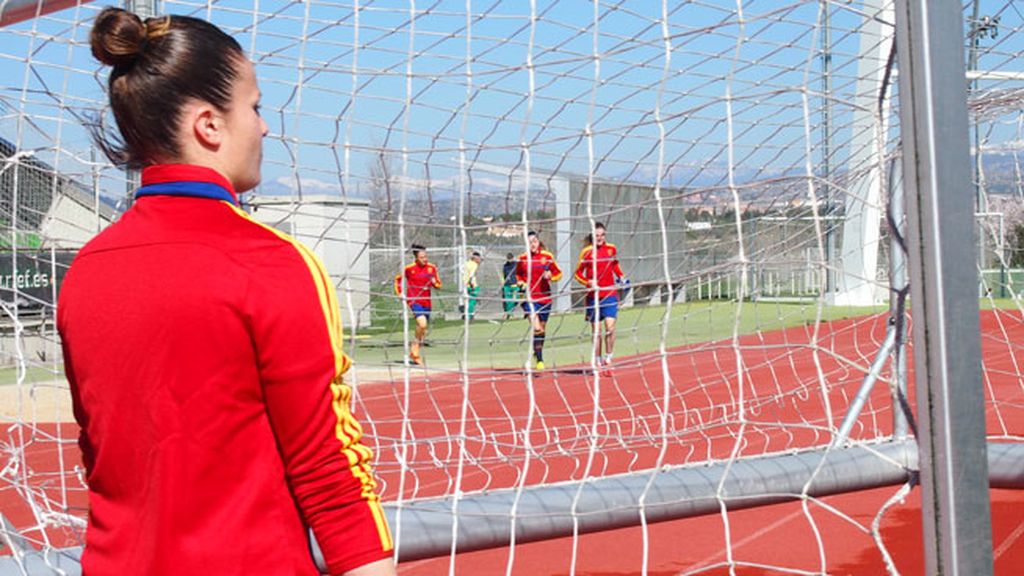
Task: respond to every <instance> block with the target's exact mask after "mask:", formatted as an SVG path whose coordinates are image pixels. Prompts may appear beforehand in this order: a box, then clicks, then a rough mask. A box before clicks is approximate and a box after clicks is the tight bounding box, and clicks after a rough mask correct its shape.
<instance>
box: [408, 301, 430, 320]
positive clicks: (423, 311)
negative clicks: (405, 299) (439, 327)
mask: <svg viewBox="0 0 1024 576" xmlns="http://www.w3.org/2000/svg"><path fill="white" fill-rule="evenodd" d="M409 309H410V310H412V317H413V318H418V317H420V316H424V317H425V318H426V319H427V320H430V308H427V307H426V306H423V305H422V304H409Z"/></svg>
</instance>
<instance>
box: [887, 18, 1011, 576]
mask: <svg viewBox="0 0 1024 576" xmlns="http://www.w3.org/2000/svg"><path fill="white" fill-rule="evenodd" d="M896 8H897V9H896V26H897V54H898V56H899V69H900V74H899V83H900V91H899V96H900V123H901V133H902V139H903V143H902V145H903V173H904V179H903V180H904V190H906V200H907V202H906V208H907V224H908V229H909V234H908V238H907V240H908V248H909V249H908V253H909V254H908V259H909V264H910V275H909V279H910V286H911V299H912V301H913V310H914V327H913V329H914V356H915V358H914V360H915V373H916V383H917V385H916V390H917V403H918V419H919V436H918V442H919V445H920V454H919V460H920V470H921V487H922V495H921V514H922V525H923V530H924V548H925V573H926V574H933V575H953V574H955V575H964V576H966V575H968V574H970V575H972V576H974V575H987V574H992V533H991V518H990V512H989V501H988V462H987V460H986V451H985V413H984V404H983V402H984V397H983V389H982V382H981V362H980V358H981V341H980V335H979V321H978V294H977V280H978V279H977V267H976V265H975V263H974V261H975V254H974V250H973V248H972V244H973V242H972V241H971V240H972V238H973V221H974V218H973V215H974V206H973V198H971V196H970V195H969V194H966V193H965V192H967V191H968V190H970V189H971V182H970V177H969V176H968V175H969V174H970V165H969V161H970V160H969V158H970V146H969V141H968V140H969V139H968V135H969V132H970V128H969V125H968V121H967V86H966V83H965V82H964V80H963V79H964V72H965V71H964V52H963V46H964V42H963V41H964V33H963V13H962V4H961V2H960V1H959V0H896Z"/></svg>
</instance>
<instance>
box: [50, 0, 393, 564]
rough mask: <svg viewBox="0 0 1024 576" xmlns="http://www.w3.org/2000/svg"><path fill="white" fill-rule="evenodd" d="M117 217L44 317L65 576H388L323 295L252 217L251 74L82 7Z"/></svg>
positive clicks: (159, 24)
mask: <svg viewBox="0 0 1024 576" xmlns="http://www.w3.org/2000/svg"><path fill="white" fill-rule="evenodd" d="M90 42H91V45H92V53H93V55H94V56H95V57H96V58H97V59H98V60H99V61H100V62H103V63H104V64H108V65H110V66H112V68H113V70H112V72H111V73H110V80H109V85H108V91H109V97H110V107H111V109H112V111H113V114H114V118H115V119H116V121H117V127H118V132H119V137H116V136H115V135H113V134H111V133H109V132H103V131H102V130H96V131H95V133H94V136H95V137H96V139H97V142H98V144H99V145H100V146H101V147H102V148H103V150H104V151H105V152H106V153H107V154H108V155H109V157H110V158H111V160H112V161H114V162H115V163H117V164H119V165H125V166H132V167H138V168H141V169H142V187H141V188H139V190H138V191H137V192H136V193H135V198H136V201H135V203H134V205H133V206H132V207H131V208H130V209H129V210H128V211H127V212H125V214H124V215H123V216H122V217H121V219H120V220H119V221H118V222H117V223H115V224H113V225H112V226H110V227H109V228H107V229H106V230H104V231H103V232H102V233H100V234H99V235H98V236H97V237H96V238H94V239H93V240H92V241H90V242H89V243H88V244H87V245H86V246H85V247H84V248H82V250H81V251H80V252H79V253H78V256H77V257H76V258H75V261H74V263H73V264H72V266H71V269H70V270H69V272H68V274H67V277H66V279H65V281H64V284H63V286H62V289H61V293H60V300H59V304H58V315H57V322H58V328H59V330H60V334H61V338H62V345H63V348H64V364H65V371H66V374H67V378H68V381H69V383H70V386H71V392H72V398H73V402H74V412H75V418H76V420H77V421H78V423H79V425H80V428H81V433H80V439H79V444H80V446H81V449H82V455H83V460H84V463H85V468H86V481H87V483H88V486H89V524H88V529H87V532H86V546H85V551H84V553H83V555H82V567H83V572H84V573H85V574H90V575H101V574H147V575H154V574H156V575H159V574H168V575H169V574H175V575H182V574H204V575H205V574H218V575H224V574H316V573H318V572H317V569H316V567H315V566H314V563H313V560H312V557H311V554H310V551H309V542H308V538H307V529H308V528H311V529H312V531H313V533H314V535H315V537H316V540H317V542H318V544H319V546H320V548H321V550H322V552H323V555H324V559H325V561H326V564H327V568H328V569H329V571H330V573H331V574H352V575H356V574H360V575H375V574H394V563H393V561H392V560H391V555H392V548H393V546H392V541H391V535H390V531H389V529H388V526H387V522H386V520H385V518H384V514H383V511H382V509H381V505H380V498H379V496H378V495H377V484H376V479H375V476H374V473H373V470H372V467H371V463H372V459H373V455H372V453H371V451H370V450H369V449H368V448H367V447H366V446H365V445H363V444H362V442H361V437H362V430H361V428H360V425H359V422H358V421H357V420H356V419H355V418H354V417H353V415H352V413H351V410H350V398H351V393H352V391H351V389H350V388H349V386H348V385H347V384H346V383H345V382H344V381H343V379H342V374H343V373H344V372H345V371H346V370H347V369H348V368H349V366H350V364H351V361H350V360H349V358H348V357H347V356H346V355H345V354H344V353H343V352H342V349H341V343H342V334H341V320H340V318H339V309H338V305H337V302H336V300H335V298H336V297H335V293H334V288H333V286H332V284H331V282H330V279H329V276H328V275H327V274H326V273H325V272H324V269H323V267H322V265H321V264H320V262H319V260H318V259H317V258H316V256H314V255H313V254H312V253H311V252H310V251H309V250H308V249H306V248H305V247H304V246H302V245H301V244H299V243H298V242H296V241H295V240H294V239H292V238H291V237H289V236H287V235H285V234H283V233H280V232H278V231H276V230H273V229H271V228H268V227H266V226H264V225H262V224H259V223H257V222H256V221H254V220H252V219H251V218H250V217H249V216H248V215H247V214H246V213H245V212H243V211H242V210H241V209H240V208H239V206H238V194H239V193H242V192H245V191H247V190H250V189H252V188H253V187H255V186H256V185H257V184H258V183H259V180H260V161H261V155H262V139H263V136H265V135H266V133H267V125H266V124H265V123H264V122H263V120H262V119H261V118H260V115H259V100H260V91H259V87H258V84H257V82H256V75H255V71H254V69H253V65H252V63H251V62H250V61H249V60H248V58H247V57H246V56H245V54H244V53H243V51H242V49H241V47H240V46H239V45H238V43H237V42H236V41H235V40H234V39H232V38H231V37H230V36H228V35H227V34H225V33H224V32H223V31H221V30H220V29H218V28H216V27H215V26H213V25H211V24H209V23H207V22H204V21H202V20H198V19H195V18H189V17H184V16H169V17H161V18H150V19H147V20H145V21H143V20H141V19H139V18H138V17H137V16H135V15H134V14H131V13H129V12H125V11H124V10H120V9H116V8H107V9H104V10H103V11H102V12H101V13H100V14H99V16H98V17H97V19H96V22H95V25H94V27H93V29H92V34H91V37H90Z"/></svg>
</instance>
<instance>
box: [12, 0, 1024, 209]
mask: <svg viewBox="0 0 1024 576" xmlns="http://www.w3.org/2000/svg"><path fill="white" fill-rule="evenodd" d="M469 4H470V6H471V14H470V18H469V21H468V23H467V16H466V13H465V12H466V6H467V2H466V1H465V0H459V1H447V0H434V1H423V2H415V4H414V6H415V11H414V12H411V8H412V6H413V4H412V3H410V2H409V1H407V0H391V1H386V0H385V1H374V2H370V1H360V2H359V3H358V5H359V7H360V10H359V12H358V15H357V14H356V11H355V10H354V6H355V3H354V2H351V1H349V2H338V3H324V2H316V1H311V2H307V3H299V2H273V1H272V2H266V1H261V2H259V3H258V4H255V3H254V2H252V1H242V0H233V1H227V2H216V3H213V4H192V3H186V2H164V3H162V7H161V10H162V11H163V12H165V13H179V14H190V15H194V16H199V17H203V18H208V19H210V20H212V21H213V22H214V23H216V24H218V25H219V26H222V27H224V28H225V29H226V30H229V31H230V32H231V33H232V34H234V35H235V37H236V38H238V40H239V41H240V43H241V44H242V45H243V47H245V48H246V49H247V51H249V52H250V53H251V56H252V58H253V60H254V61H255V62H256V64H257V74H258V76H259V78H260V82H261V88H262V90H263V92H264V101H263V105H264V110H265V117H266V120H267V122H268V124H269V126H270V129H271V134H270V136H269V137H268V138H267V141H266V144H265V148H266V154H265V157H266V162H265V167H264V170H265V172H264V186H263V190H261V192H263V193H272V194H279V193H286V192H290V191H292V190H294V189H295V188H296V183H298V182H302V188H303V192H304V193H310V192H311V191H312V192H315V193H321V192H326V193H334V194H337V193H341V185H342V184H343V183H347V184H348V185H349V187H350V190H347V191H346V193H350V194H356V193H360V194H362V193H365V192H366V188H367V187H369V186H371V183H370V179H369V171H370V165H371V164H372V163H373V162H374V158H375V157H376V156H377V151H378V150H380V149H385V150H386V156H387V157H389V158H390V159H391V161H392V163H393V165H394V167H396V169H398V170H399V171H402V172H404V173H405V174H406V175H407V177H408V178H407V181H409V182H415V183H417V184H416V186H418V187H425V186H427V185H429V186H431V187H434V188H436V191H437V192H439V193H445V192H446V189H447V193H450V189H451V188H453V187H454V186H455V184H454V183H455V182H456V181H457V178H458V169H457V160H458V158H459V142H460V140H461V141H462V142H463V143H464V146H465V148H466V158H467V159H469V160H471V161H472V160H474V159H477V160H479V161H482V162H487V163H490V164H496V165H502V166H515V165H520V164H521V163H522V162H524V160H525V157H524V155H523V145H525V146H526V147H527V149H528V150H529V153H530V162H531V166H532V168H533V169H538V170H564V171H568V172H572V173H575V174H588V173H591V172H592V173H594V174H595V176H598V177H601V178H613V179H614V178H625V179H631V180H641V181H651V180H653V179H654V178H655V176H656V173H657V161H658V154H659V152H660V151H661V146H662V144H663V145H664V152H665V164H664V166H663V170H662V174H663V176H664V177H666V182H669V181H670V182H671V183H672V184H689V185H691V186H695V185H711V184H713V183H714V182H716V181H717V182H721V181H722V179H723V178H724V173H725V171H724V169H725V167H727V166H728V151H729V150H728V146H727V144H728V138H729V135H728V132H727V128H728V126H727V122H726V119H727V117H728V111H727V107H726V95H727V94H731V96H732V98H733V101H732V110H731V112H732V143H733V164H734V166H735V168H736V170H737V173H740V174H743V175H744V177H745V178H763V177H767V176H770V175H773V174H781V173H794V172H795V173H802V172H803V171H804V164H805V160H806V152H805V151H806V149H808V148H810V150H811V163H812V165H814V166H816V167H817V166H820V164H821V162H820V160H821V149H822V147H821V133H820V130H821V124H822V122H821V119H822V116H821V106H822V102H823V99H822V98H821V89H822V85H821V80H820V69H821V68H820V67H821V62H820V59H819V57H818V56H819V48H820V36H819V34H820V28H817V27H816V24H817V22H818V20H819V17H820V4H819V3H818V2H815V1H811V2H806V1H805V2H795V1H784V0H755V1H747V2H743V5H742V8H743V12H742V18H740V16H739V14H738V13H737V11H736V3H735V2H685V3H684V2H669V3H668V6H669V13H668V33H669V35H670V38H671V49H672V52H671V61H670V63H669V65H668V67H667V70H666V60H665V45H664V42H663V38H662V27H661V23H660V19H661V4H660V3H658V2H648V1H630V2H601V3H599V4H597V21H596V23H595V5H594V4H593V3H591V2H583V1H579V0H571V1H561V2H557V3H552V2H540V1H538V2H537V3H536V20H531V14H530V4H529V2H507V1H505V2H498V1H495V0H491V1H486V2H475V1H474V2H470V3H469ZM102 5H103V4H102V3H98V4H88V5H84V6H81V7H79V8H75V9H72V10H65V11H62V12H59V13H56V14H53V15H50V16H47V17H43V18H40V19H37V20H34V21H30V22H25V23H21V24H18V25H15V26H12V27H8V28H5V29H0V45H2V46H3V47H4V48H2V49H0V78H2V80H0V133H2V135H3V136H4V137H6V138H8V139H11V140H20V142H21V144H22V146H23V147H25V148H40V149H41V150H40V156H46V155H51V156H52V155H53V153H52V152H50V151H49V150H50V149H52V148H53V147H54V146H56V145H57V142H56V139H57V138H59V139H60V142H59V145H60V147H61V148H62V149H64V150H67V152H66V153H61V154H60V155H57V156H52V158H51V160H52V161H54V162H56V163H57V164H58V166H59V167H60V168H62V169H64V170H67V171H69V172H74V173H79V174H82V175H88V176H90V177H96V173H97V172H99V174H100V176H99V181H100V182H101V187H102V188H103V190H104V192H105V193H108V194H114V195H116V194H119V193H120V191H121V190H122V189H123V186H124V185H123V184H122V183H120V182H119V181H118V172H117V171H115V170H111V169H109V168H108V167H104V166H93V165H90V159H91V158H94V157H95V154H94V153H93V152H92V151H91V150H90V146H89V143H88V139H87V138H86V136H85V133H84V131H83V130H82V129H81V126H80V122H79V120H78V119H79V118H80V117H82V116H83V115H88V114H95V113H97V111H98V110H99V109H100V108H101V107H102V102H103V94H102V84H103V83H104V82H105V78H106V73H107V71H106V70H104V69H101V68H100V67H99V66H98V65H97V64H96V63H95V62H94V61H93V60H92V59H91V57H90V56H89V54H88V49H87V46H86V44H85V42H86V38H87V34H88V28H89V25H90V20H91V17H92V16H93V15H94V14H95V13H96V11H98V9H99V8H100V7H102ZM257 5H258V7H259V11H258V12H257V13H254V6H257ZM982 12H983V13H991V14H998V15H1000V17H1001V26H1002V27H1003V34H1002V36H1001V37H1000V38H998V39H997V40H995V41H993V40H989V41H986V42H985V44H986V45H988V46H990V48H988V49H987V50H988V51H987V52H985V53H983V56H982V63H983V66H984V65H985V64H986V63H987V62H991V63H992V65H993V66H998V67H1000V68H1001V69H1015V68H1018V67H1019V65H1018V64H1017V62H1016V61H1015V59H1013V58H1010V57H1008V56H1007V55H1008V54H1010V55H1012V54H1016V52H1017V50H1018V46H1019V44H1020V42H1019V39H1018V38H1017V36H1019V34H1016V35H1015V34H1013V31H1014V30H1015V29H1017V28H1019V27H1020V23H1021V21H1022V19H1021V17H1020V14H1019V13H1018V12H1017V9H1015V8H1014V7H1013V6H1012V3H1010V4H1008V3H1004V2H984V3H983V9H982ZM413 16H415V17H413ZM531 22H533V24H532V25H531ZM861 22H862V15H861V14H860V12H859V3H857V2H853V3H845V2H841V3H840V2H837V3H835V4H834V5H833V7H832V38H833V47H832V51H833V75H834V80H833V91H834V92H833V96H834V103H833V106H832V122H833V142H832V150H833V154H834V155H835V156H834V158H833V164H834V165H835V166H841V165H842V162H843V160H844V158H845V156H846V155H847V154H848V150H847V148H846V147H845V146H846V145H847V144H848V141H849V138H850V128H849V126H848V123H849V118H850V110H851V108H850V102H851V97H852V92H853V90H854V89H855V83H854V81H853V79H854V76H855V74H856V72H857V65H856V64H857V63H856V53H857V49H858V46H859V42H860V35H859V34H858V28H859V26H860V24H861ZM357 24H358V25H357ZM595 31H596V33H595ZM356 39H358V42H357V41H356ZM595 44H596V53H597V58H595V57H594V54H595ZM467 50H469V51H470V52H471V54H472V56H471V57H470V59H469V60H467ZM528 56H529V57H531V58H532V63H533V66H534V68H533V71H534V75H533V83H534V88H533V92H532V93H531V91H530V74H529V70H528V69H527V66H526V64H527V61H528ZM469 71H471V72H472V75H469V73H468V72H469ZM354 87H355V93H356V97H355V99H353V98H352V94H353V88H354ZM805 93H806V94H807V98H808V104H809V107H810V113H809V115H808V116H807V118H805V114H804V109H803V96H804V94H805ZM659 98H660V102H661V121H662V122H661V125H660V127H659V124H658V123H657V122H656V118H655V115H654V111H655V108H656V106H657V104H658V102H659ZM805 122H807V123H809V124H810V129H811V136H810V138H809V139H808V138H807V137H806V133H805ZM588 125H589V126H590V127H591V130H590V133H589V134H588V132H587V130H586V128H587V126H588ZM659 128H660V129H663V130H664V132H665V138H664V140H662V139H661V137H660V131H659ZM1014 130H1015V129H1013V128H1012V127H1011V128H1005V127H1001V128H1000V129H999V130H998V131H997V132H998V134H996V136H994V137H995V138H997V139H1001V140H1007V141H1012V140H1014V139H1017V140H1019V139H1020V138H1019V136H1017V137H1015V136H1014V135H1015V131H1014ZM591 148H592V152H591ZM346 151H347V152H348V159H347V161H346ZM403 151H404V152H403ZM403 159H404V160H405V161H406V162H403ZM346 166H347V168H348V172H347V174H348V177H347V178H346V177H345V173H344V169H345V168H346ZM702 173H703V176H701V174H702ZM491 180H501V178H500V177H497V176H495V175H493V174H485V173H480V174H475V175H474V183H475V184H474V185H475V186H476V187H477V188H475V189H474V193H481V194H484V193H490V192H489V191H488V189H487V186H488V185H489V183H490V182H491Z"/></svg>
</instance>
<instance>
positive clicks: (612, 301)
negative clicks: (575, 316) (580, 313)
mask: <svg viewBox="0 0 1024 576" xmlns="http://www.w3.org/2000/svg"><path fill="white" fill-rule="evenodd" d="M595 312H597V317H598V319H599V320H604V319H605V318H618V317H619V298H618V296H606V297H605V298H603V299H602V300H599V301H598V303H597V306H594V301H593V300H587V322H593V321H594V313H595Z"/></svg>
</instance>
